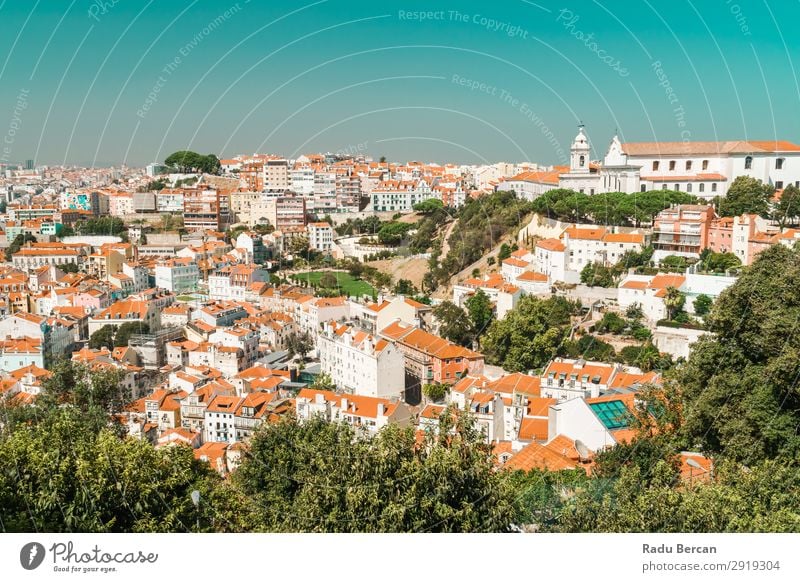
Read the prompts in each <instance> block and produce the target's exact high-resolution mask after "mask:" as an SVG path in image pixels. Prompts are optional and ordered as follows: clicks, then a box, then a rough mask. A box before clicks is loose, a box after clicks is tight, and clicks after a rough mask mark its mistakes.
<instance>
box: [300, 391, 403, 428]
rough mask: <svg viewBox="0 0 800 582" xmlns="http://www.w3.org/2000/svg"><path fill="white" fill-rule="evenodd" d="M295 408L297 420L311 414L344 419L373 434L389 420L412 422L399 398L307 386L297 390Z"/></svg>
mask: <svg viewBox="0 0 800 582" xmlns="http://www.w3.org/2000/svg"><path fill="white" fill-rule="evenodd" d="M295 412H296V414H297V419H298V420H299V421H300V422H303V421H305V420H309V419H311V418H315V417H318V418H322V419H324V420H327V421H328V422H346V423H347V424H349V425H351V426H352V427H353V428H355V429H356V430H357V431H361V432H363V433H365V434H367V435H374V434H376V433H377V432H378V431H379V430H380V429H382V428H383V427H385V426H387V425H389V424H397V425H399V426H408V425H409V424H410V423H411V422H412V414H411V411H410V410H409V408H408V406H407V405H406V404H405V403H403V402H393V401H391V400H387V399H385V398H372V397H370V396H357V395H355V394H336V393H335V392H329V391H327V390H312V389H310V388H304V389H302V390H300V392H299V393H298V394H297V398H296V399H295Z"/></svg>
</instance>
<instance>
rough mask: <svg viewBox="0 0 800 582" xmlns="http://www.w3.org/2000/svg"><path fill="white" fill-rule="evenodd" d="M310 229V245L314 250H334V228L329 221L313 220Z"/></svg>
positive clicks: (308, 227)
mask: <svg viewBox="0 0 800 582" xmlns="http://www.w3.org/2000/svg"><path fill="white" fill-rule="evenodd" d="M306 228H307V230H308V247H309V248H310V249H311V250H314V251H320V252H322V253H329V252H331V251H332V250H333V228H332V227H331V225H330V224H328V223H327V222H311V223H309V224H308V226H307V227H306Z"/></svg>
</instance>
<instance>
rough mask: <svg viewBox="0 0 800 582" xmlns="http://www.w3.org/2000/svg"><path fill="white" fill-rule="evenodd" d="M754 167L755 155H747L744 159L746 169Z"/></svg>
mask: <svg viewBox="0 0 800 582" xmlns="http://www.w3.org/2000/svg"><path fill="white" fill-rule="evenodd" d="M752 167H753V156H747V157H746V158H745V159H744V169H745V170H750V169H752Z"/></svg>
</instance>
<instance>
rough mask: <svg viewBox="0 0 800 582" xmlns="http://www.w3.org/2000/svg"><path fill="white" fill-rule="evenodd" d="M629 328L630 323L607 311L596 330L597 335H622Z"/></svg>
mask: <svg viewBox="0 0 800 582" xmlns="http://www.w3.org/2000/svg"><path fill="white" fill-rule="evenodd" d="M627 327H628V322H627V321H625V320H624V319H622V318H621V317H620V316H619V315H617V314H616V313H614V312H613V311H607V312H606V313H604V314H603V317H602V318H601V319H600V321H598V322H597V323H596V324H595V326H594V328H595V330H596V331H597V333H613V334H617V335H618V334H621V333H622V332H624V331H625V329H626V328H627Z"/></svg>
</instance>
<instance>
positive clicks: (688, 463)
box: [686, 457, 705, 471]
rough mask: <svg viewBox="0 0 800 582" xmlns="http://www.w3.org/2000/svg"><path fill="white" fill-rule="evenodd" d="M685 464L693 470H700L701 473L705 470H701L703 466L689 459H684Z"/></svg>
mask: <svg viewBox="0 0 800 582" xmlns="http://www.w3.org/2000/svg"><path fill="white" fill-rule="evenodd" d="M686 464H687V465H689V466H690V467H693V468H695V469H700V470H701V471H705V468H703V466H702V465H701V464H700V463H698V462H697V461H695V460H694V459H692V458H691V457H690V458H688V459H686Z"/></svg>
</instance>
